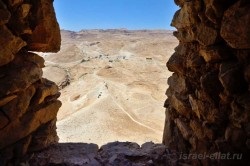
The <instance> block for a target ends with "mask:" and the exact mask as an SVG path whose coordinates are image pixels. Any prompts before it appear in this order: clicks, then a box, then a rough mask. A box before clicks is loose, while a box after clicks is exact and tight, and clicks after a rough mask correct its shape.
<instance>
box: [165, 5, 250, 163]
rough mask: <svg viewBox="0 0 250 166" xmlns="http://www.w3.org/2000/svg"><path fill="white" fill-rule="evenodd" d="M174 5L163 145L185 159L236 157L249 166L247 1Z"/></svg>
mask: <svg viewBox="0 0 250 166" xmlns="http://www.w3.org/2000/svg"><path fill="white" fill-rule="evenodd" d="M175 3H176V4H177V5H178V6H180V10H178V11H177V12H176V13H175V15H174V18H173V21H172V25H173V26H174V27H176V28H177V31H176V32H174V35H175V36H176V37H177V38H178V40H179V45H178V46H177V47H176V48H175V53H174V54H173V55H172V56H171V58H170V59H169V61H168V62H167V67H168V69H169V70H170V71H172V72H174V73H173V75H172V76H171V77H170V78H169V79H168V84H169V88H168V90H167V92H166V94H167V96H168V99H167V100H166V102H165V107H166V122H165V129H164V138H163V143H164V144H165V145H167V146H169V147H171V148H173V149H176V150H177V151H179V152H182V153H185V154H193V153H195V154H203V153H204V152H206V153H207V154H213V153H215V152H222V153H228V152H230V153H231V154H232V153H240V154H243V158H245V159H246V160H248V161H249V152H250V119H249V118H250V28H249V27H250V12H249V11H250V1H247V0H221V1H217V0H175ZM247 158H248V159H247ZM240 161H241V162H243V163H244V162H246V161H243V160H240ZM240 161H239V160H238V161H235V163H237V164H240ZM191 162H192V165H216V164H220V165H223V164H225V165H230V164H231V165H233V164H234V161H232V160H209V159H205V160H192V161H191ZM245 164H246V163H245Z"/></svg>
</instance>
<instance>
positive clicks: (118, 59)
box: [41, 29, 178, 145]
mask: <svg viewBox="0 0 250 166" xmlns="http://www.w3.org/2000/svg"><path fill="white" fill-rule="evenodd" d="M61 35H62V46H61V50H60V52H58V53H43V54H41V55H42V56H43V57H44V59H45V68H44V69H43V76H44V77H45V78H48V79H50V80H52V81H54V82H56V83H57V85H58V86H59V88H60V92H61V97H60V98H59V100H61V101H62V107H61V108H60V110H59V112H58V116H57V119H58V121H57V133H58V136H59V139H60V140H59V142H85V143H96V144H98V145H103V144H105V143H107V142H111V141H131V142H136V143H138V144H142V143H144V142H147V141H153V142H156V143H159V142H162V131H163V127H164V119H165V109H164V107H163V105H164V101H165V100H166V96H165V91H166V89H167V78H168V77H169V76H170V75H171V72H169V71H168V70H167V68H166V62H167V60H168V58H169V57H170V56H171V54H172V53H173V52H174V48H175V47H176V46H177V44H178V41H177V39H176V38H175V37H174V36H173V35H172V31H167V30H133V31H132V30H126V29H109V30H82V31H79V32H72V31H67V30H61Z"/></svg>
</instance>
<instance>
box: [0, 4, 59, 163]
mask: <svg viewBox="0 0 250 166" xmlns="http://www.w3.org/2000/svg"><path fill="white" fill-rule="evenodd" d="M40 5H41V6H40ZM33 17H34V18H33ZM37 27H39V28H37ZM37 29H42V30H43V31H38V30H37ZM39 36H41V38H42V39H41V40H38V39H37V37H39ZM41 43H42V46H41ZM59 48H60V30H59V27H58V24H57V22H56V19H55V15H54V10H53V7H52V1H51V0H47V1H43V0H42V1H23V0H0V85H1V86H0V133H1V134H0V165H19V163H20V159H22V158H23V157H24V156H25V155H26V154H27V153H30V152H32V151H37V150H41V149H44V148H46V147H48V146H50V145H52V144H55V143H57V141H58V137H57V134H56V126H55V122H56V115H57V111H58V109H59V107H60V106H61V102H60V101H58V100H57V98H58V97H59V95H60V93H59V92H58V87H57V86H56V85H55V84H54V83H53V82H50V81H48V80H46V79H44V78H42V67H44V59H43V58H42V57H40V56H39V55H37V54H35V53H31V52H29V51H57V50H58V49H59Z"/></svg>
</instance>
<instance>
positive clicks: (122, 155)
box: [28, 142, 188, 166]
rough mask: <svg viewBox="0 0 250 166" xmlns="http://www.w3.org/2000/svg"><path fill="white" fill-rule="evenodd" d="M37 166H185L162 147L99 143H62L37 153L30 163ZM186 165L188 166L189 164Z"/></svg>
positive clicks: (173, 154)
mask: <svg viewBox="0 0 250 166" xmlns="http://www.w3.org/2000/svg"><path fill="white" fill-rule="evenodd" d="M28 163H29V164H30V165H33V166H43V165H65V166H75V165H81V166H85V165H86V166H102V165H106V166H117V165H121V166H126V165H130V166H143V165H145V166H154V165H157V166H166V165H168V166H175V165H182V161H181V160H179V159H178V155H177V154H176V153H175V152H172V151H170V150H169V149H168V148H167V147H166V146H164V145H162V144H154V143H152V142H147V143H144V144H143V145H142V146H141V147H140V146H139V145H138V144H136V143H132V142H111V143H108V144H106V145H103V146H102V147H101V148H100V149H99V148H98V146H97V145H96V144H84V143H61V144H57V145H54V146H51V147H50V148H48V149H46V150H44V151H42V152H38V153H34V155H33V156H32V157H31V158H30V160H29V161H28ZM186 166H188V165H187V164H186Z"/></svg>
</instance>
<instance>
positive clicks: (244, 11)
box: [220, 1, 250, 49]
mask: <svg viewBox="0 0 250 166" xmlns="http://www.w3.org/2000/svg"><path fill="white" fill-rule="evenodd" d="M249 10H250V6H249V4H248V5H244V6H243V5H241V1H238V2H237V3H235V4H234V5H233V6H231V7H230V8H229V9H227V10H226V11H225V13H224V16H223V19H222V23H221V30H220V34H221V36H222V38H223V39H224V40H225V41H226V42H227V43H228V44H229V45H230V46H231V47H232V48H236V49H250V42H249V41H250V28H249V26H247V25H250V12H249Z"/></svg>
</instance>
